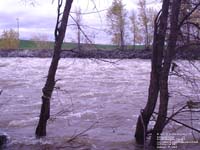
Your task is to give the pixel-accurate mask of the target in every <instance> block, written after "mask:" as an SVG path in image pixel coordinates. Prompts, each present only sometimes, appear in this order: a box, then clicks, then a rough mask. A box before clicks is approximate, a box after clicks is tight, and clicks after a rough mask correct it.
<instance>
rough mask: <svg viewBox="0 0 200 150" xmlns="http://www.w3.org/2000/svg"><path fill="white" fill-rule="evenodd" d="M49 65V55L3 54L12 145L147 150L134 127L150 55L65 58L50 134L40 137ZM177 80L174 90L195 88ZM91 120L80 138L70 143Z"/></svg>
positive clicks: (3, 121)
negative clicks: (38, 128) (37, 134)
mask: <svg viewBox="0 0 200 150" xmlns="http://www.w3.org/2000/svg"><path fill="white" fill-rule="evenodd" d="M110 61H116V60H110ZM49 64H50V59H39V58H1V59H0V89H2V90H3V93H2V95H1V96H0V111H1V113H0V128H1V129H2V130H3V131H4V132H6V133H7V134H8V135H9V136H10V143H9V147H8V148H9V149H32V148H33V147H34V149H45V148H46V149H70V148H72V147H76V149H84V148H85V149H87V148H89V149H92V150H110V149H116V150H121V149H132V150H133V149H134V150H137V149H138V150H139V149H143V148H141V147H140V146H138V145H136V144H135V142H134V130H135V124H136V120H137V116H138V114H139V111H140V109H141V108H143V107H144V104H145V102H146V99H147V98H146V97H147V91H148V84H149V72H150V61H149V60H140V59H134V60H121V61H116V62H115V63H108V62H105V61H100V60H90V59H61V61H60V64H59V68H58V72H57V77H56V78H57V79H60V80H59V81H58V82H57V84H56V87H57V88H56V89H55V91H54V93H53V98H52V101H51V115H52V117H51V119H50V120H49V122H48V128H47V133H48V134H47V137H46V138H43V139H35V137H34V130H35V127H36V124H37V121H38V116H39V112H40V106H41V98H40V97H41V88H42V87H43V85H44V83H45V80H46V75H47V71H48V67H49ZM177 83H182V81H181V80H177V78H175V77H172V78H171V80H170V85H173V86H171V87H172V89H180V88H182V89H181V90H182V91H185V92H187V93H188V92H190V91H188V89H187V88H185V87H184V86H180V85H178V84H177ZM172 99H173V100H174V101H173V105H174V104H175V103H179V102H180V101H182V100H181V97H180V96H177V95H174V96H173V97H172ZM173 105H172V104H171V105H170V106H173ZM91 125H92V128H91V129H89V130H88V131H87V132H86V133H84V135H82V136H81V137H80V138H79V139H77V140H76V142H74V143H73V142H72V143H70V144H71V145H70V144H67V142H66V141H67V140H68V139H69V138H70V137H72V136H73V135H75V134H78V133H80V132H82V131H84V130H86V129H87V128H89V127H91ZM72 149H73V148H72Z"/></svg>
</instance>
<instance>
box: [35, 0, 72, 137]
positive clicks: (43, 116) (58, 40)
mask: <svg viewBox="0 0 200 150" xmlns="http://www.w3.org/2000/svg"><path fill="white" fill-rule="evenodd" d="M72 2H73V0H66V3H65V7H64V12H63V16H62V19H61V25H60V27H58V23H59V16H60V12H59V11H58V12H59V13H58V19H57V25H56V29H55V44H54V54H53V58H52V61H51V65H50V68H49V72H48V76H47V80H46V83H45V86H44V88H43V89H42V92H43V96H42V107H41V112H40V119H39V123H38V126H37V128H36V131H35V134H36V136H37V137H41V136H46V124H47V120H48V119H49V117H50V99H51V96H52V93H53V90H54V86H55V75H56V71H57V67H58V63H59V59H60V53H61V46H62V43H63V40H64V37H65V32H66V28H67V23H68V17H69V13H70V9H71V5H72ZM59 5H62V2H61V3H60V4H59ZM60 7H61V6H60Z"/></svg>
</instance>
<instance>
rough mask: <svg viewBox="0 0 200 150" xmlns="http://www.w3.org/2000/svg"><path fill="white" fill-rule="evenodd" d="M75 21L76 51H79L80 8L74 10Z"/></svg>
mask: <svg viewBox="0 0 200 150" xmlns="http://www.w3.org/2000/svg"><path fill="white" fill-rule="evenodd" d="M74 18H75V20H76V30H77V45H78V50H80V49H81V31H80V26H81V25H82V16H81V8H80V7H77V8H76V9H75V17H74Z"/></svg>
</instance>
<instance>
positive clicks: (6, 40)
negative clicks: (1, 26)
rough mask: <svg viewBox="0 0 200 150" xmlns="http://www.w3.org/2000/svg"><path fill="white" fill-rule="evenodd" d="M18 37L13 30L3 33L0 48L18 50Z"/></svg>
mask: <svg viewBox="0 0 200 150" xmlns="http://www.w3.org/2000/svg"><path fill="white" fill-rule="evenodd" d="M18 38H19V36H18V33H17V32H16V31H14V30H13V29H10V30H5V31H3V33H2V35H1V39H0V48H2V49H17V48H19V39H18Z"/></svg>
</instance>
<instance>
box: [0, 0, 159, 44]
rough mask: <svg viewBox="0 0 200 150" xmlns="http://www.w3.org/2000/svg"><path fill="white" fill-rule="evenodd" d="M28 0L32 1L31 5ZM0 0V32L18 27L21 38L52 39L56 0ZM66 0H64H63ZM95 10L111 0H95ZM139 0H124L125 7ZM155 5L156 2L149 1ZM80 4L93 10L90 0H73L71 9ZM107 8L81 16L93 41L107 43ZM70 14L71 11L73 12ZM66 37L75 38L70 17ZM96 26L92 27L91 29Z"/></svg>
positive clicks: (130, 8)
mask: <svg viewBox="0 0 200 150" xmlns="http://www.w3.org/2000/svg"><path fill="white" fill-rule="evenodd" d="M28 1H34V5H33V4H32V3H30V2H28ZM54 1H55V2H54V3H52V0H0V33H2V31H3V30H9V29H14V30H16V31H17V24H18V23H19V31H20V38H21V39H31V38H33V37H34V36H40V35H44V36H45V37H48V40H53V39H54V37H53V33H54V27H55V22H56V15H57V14H56V13H57V8H56V6H57V3H56V2H57V0H54ZM64 1H65V0H64ZM94 1H95V4H96V7H97V9H98V10H104V9H107V8H108V7H109V6H110V5H111V4H112V0H94ZM137 1H138V0H123V3H124V4H125V8H126V9H127V10H128V11H131V10H132V9H134V10H137ZM151 5H154V7H155V5H156V4H155V3H153V4H152V3H151ZM77 7H80V8H81V10H82V12H83V13H87V12H93V11H95V9H94V4H93V3H92V0H74V2H73V6H72V12H73V11H75V9H76V8H77ZM105 13H106V11H102V12H101V13H99V14H87V15H84V16H83V19H82V20H83V21H82V24H83V25H84V30H85V32H86V33H87V34H88V35H89V36H91V38H93V39H94V41H95V43H109V42H110V37H109V36H108V35H107V34H106V33H105V29H106V21H105ZM72 15H73V13H72ZM69 24H71V26H69V28H68V32H67V34H66V38H65V40H66V41H73V40H75V32H76V30H75V29H74V28H75V27H74V26H73V25H72V24H74V23H73V21H72V20H71V19H70V20H69ZM94 28H95V29H94Z"/></svg>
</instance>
